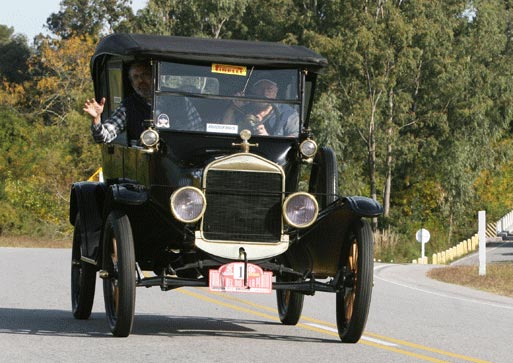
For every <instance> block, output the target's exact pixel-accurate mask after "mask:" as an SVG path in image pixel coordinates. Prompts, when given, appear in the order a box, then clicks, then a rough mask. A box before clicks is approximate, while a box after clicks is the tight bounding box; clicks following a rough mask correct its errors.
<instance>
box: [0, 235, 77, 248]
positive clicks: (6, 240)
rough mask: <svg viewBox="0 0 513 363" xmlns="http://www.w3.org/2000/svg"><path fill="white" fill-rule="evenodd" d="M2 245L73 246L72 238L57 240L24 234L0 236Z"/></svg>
mask: <svg viewBox="0 0 513 363" xmlns="http://www.w3.org/2000/svg"><path fill="white" fill-rule="evenodd" d="M0 247H21V248H71V239H65V240H55V239H41V238H31V237H24V236H0Z"/></svg>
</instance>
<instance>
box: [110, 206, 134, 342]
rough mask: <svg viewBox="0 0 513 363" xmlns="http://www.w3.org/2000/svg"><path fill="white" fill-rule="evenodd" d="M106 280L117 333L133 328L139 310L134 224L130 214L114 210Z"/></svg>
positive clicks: (111, 217)
mask: <svg viewBox="0 0 513 363" xmlns="http://www.w3.org/2000/svg"><path fill="white" fill-rule="evenodd" d="M103 270H104V271H106V272H107V274H108V275H107V276H106V277H104V280H103V295H104V300H105V312H106V314H107V320H108V322H109V326H110V329H111V332H112V334H113V335H114V336H118V337H126V336H128V335H129V334H130V332H131V331H132V324H133V320H134V310H135V288H136V271H135V253H134V242H133V236H132V228H131V226H130V221H129V220H128V217H127V215H126V214H124V213H123V212H121V211H116V210H115V211H112V212H111V213H110V214H109V216H108V218H107V223H106V225H105V233H104V238H103Z"/></svg>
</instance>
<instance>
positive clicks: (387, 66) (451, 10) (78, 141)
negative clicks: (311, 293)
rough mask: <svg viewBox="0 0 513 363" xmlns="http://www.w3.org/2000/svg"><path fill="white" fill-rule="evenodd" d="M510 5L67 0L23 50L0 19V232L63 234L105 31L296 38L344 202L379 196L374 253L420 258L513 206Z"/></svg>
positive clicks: (80, 167) (90, 155)
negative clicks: (314, 86) (309, 64)
mask: <svg viewBox="0 0 513 363" xmlns="http://www.w3.org/2000/svg"><path fill="white" fill-rule="evenodd" d="M511 6H512V4H510V1H508V0H486V1H484V0H443V1H442V0H409V1H408V0H394V1H391V0H365V1H361V0H274V1H272V2H269V1H268V0H252V1H249V0H239V1H235V0H149V1H148V3H147V6H146V7H145V8H143V9H141V10H139V11H138V12H137V13H136V14H134V13H133V12H132V10H131V8H130V1H129V0H109V1H102V0H63V1H62V2H61V7H60V11H58V12H57V13H52V14H49V16H48V19H47V24H46V26H47V28H48V30H49V31H50V35H48V36H43V35H42V34H41V35H39V36H37V37H36V38H35V39H34V41H33V44H31V45H30V46H29V45H28V43H27V39H26V38H24V37H23V36H22V35H19V34H16V33H15V29H12V28H8V27H6V26H2V25H0V77H1V79H2V83H1V86H0V230H3V232H4V233H11V234H34V235H45V236H50V237H68V236H69V233H70V226H69V223H68V222H67V208H68V193H69V187H70V185H71V183H72V182H73V181H76V180H83V179H85V178H87V177H88V176H89V175H90V174H92V172H93V171H94V170H95V169H96V168H97V167H98V166H99V164H100V156H99V152H98V148H97V147H96V146H94V145H93V143H92V140H91V137H90V134H89V120H88V118H87V117H85V116H84V115H83V114H82V111H81V108H82V104H83V101H84V99H85V98H87V97H90V96H91V95H92V93H93V91H92V84H91V81H90V75H89V59H90V56H91V55H92V53H93V52H94V47H95V44H96V43H97V41H98V40H99V39H100V38H101V37H102V36H104V35H106V34H108V33H111V32H142V33H153V34H165V35H184V36H195V37H214V38H237V39H250V40H265V41H277V42H284V43H287V44H300V45H304V46H307V47H309V48H312V49H314V50H315V51H317V52H319V53H320V54H322V55H324V56H325V57H326V58H327V59H328V61H329V67H328V69H327V70H326V72H325V74H323V75H322V76H321V77H320V79H319V86H318V93H317V99H316V104H315V108H314V110H313V115H312V118H313V120H312V125H313V127H314V129H315V132H316V134H317V139H318V141H319V142H320V143H322V144H327V145H329V146H331V147H332V148H333V149H334V150H335V151H336V154H337V157H338V163H339V169H340V170H339V175H340V180H339V185H340V193H341V194H344V195H350V194H361V195H368V196H371V197H373V198H375V199H377V200H379V201H380V202H381V203H382V204H383V205H384V207H385V214H384V216H383V217H382V218H380V219H379V221H378V231H379V233H378V238H377V247H378V257H380V258H383V259H395V260H396V261H397V260H409V259H411V258H415V257H418V249H419V248H418V244H416V242H415V241H414V233H415V231H416V230H417V229H418V228H420V227H421V226H422V227H424V228H427V229H429V230H430V231H431V234H432V240H431V241H430V243H429V244H428V245H427V252H428V253H430V252H431V251H439V250H442V249H445V248H447V247H449V246H451V245H453V244H454V243H456V242H458V241H459V240H461V239H462V238H466V237H468V236H469V235H471V234H473V233H474V232H475V230H476V211H477V210H479V209H485V210H487V211H488V216H489V219H490V220H496V219H498V218H500V217H501V216H502V215H503V214H505V213H506V212H507V211H509V210H510V209H512V208H513V198H512V197H513V196H512V192H511V191H510V188H508V186H509V181H510V180H512V178H513V163H512V161H511V159H512V155H511V153H512V152H511V150H512V148H511V146H512V143H513V136H512V132H511V131H512V124H511V121H512V111H513V109H512V106H511V105H512V101H513V87H512V82H511V80H512V79H513V78H512V76H513V75H512V72H513V70H512V69H513V67H512V66H513V54H512V52H513V50H512V44H511V40H512V39H511V37H512V34H511V33H512V20H511V19H512V17H511V15H512V9H511Z"/></svg>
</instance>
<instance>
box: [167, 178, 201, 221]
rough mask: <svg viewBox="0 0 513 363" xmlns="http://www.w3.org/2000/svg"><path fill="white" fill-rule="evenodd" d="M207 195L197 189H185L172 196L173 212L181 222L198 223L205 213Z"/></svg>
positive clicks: (175, 192)
mask: <svg viewBox="0 0 513 363" xmlns="http://www.w3.org/2000/svg"><path fill="white" fill-rule="evenodd" d="M206 207H207V203H206V200H205V195H204V194H203V193H202V191H201V190H199V189H198V188H195V187H183V188H180V189H178V190H175V191H174V192H173V194H171V212H172V213H173V216H174V217H175V218H176V219H178V220H179V221H180V222H185V223H192V222H196V221H197V220H198V219H200V218H201V217H202V216H203V213H205V208H206Z"/></svg>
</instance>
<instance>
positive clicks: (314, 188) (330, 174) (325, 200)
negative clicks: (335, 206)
mask: <svg viewBox="0 0 513 363" xmlns="http://www.w3.org/2000/svg"><path fill="white" fill-rule="evenodd" d="M308 191H309V192H310V193H312V194H314V196H315V198H316V199H317V203H318V204H319V210H322V209H324V208H326V206H327V205H328V204H330V203H333V202H334V201H335V200H336V199H337V198H338V169H337V158H336V156H335V153H334V152H333V150H332V149H330V148H329V147H321V148H320V149H319V151H318V152H317V154H316V155H315V158H314V162H313V165H312V170H311V172H310V181H309V185H308Z"/></svg>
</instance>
